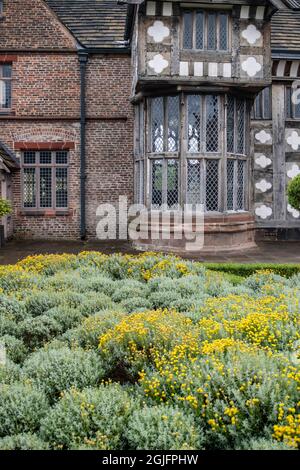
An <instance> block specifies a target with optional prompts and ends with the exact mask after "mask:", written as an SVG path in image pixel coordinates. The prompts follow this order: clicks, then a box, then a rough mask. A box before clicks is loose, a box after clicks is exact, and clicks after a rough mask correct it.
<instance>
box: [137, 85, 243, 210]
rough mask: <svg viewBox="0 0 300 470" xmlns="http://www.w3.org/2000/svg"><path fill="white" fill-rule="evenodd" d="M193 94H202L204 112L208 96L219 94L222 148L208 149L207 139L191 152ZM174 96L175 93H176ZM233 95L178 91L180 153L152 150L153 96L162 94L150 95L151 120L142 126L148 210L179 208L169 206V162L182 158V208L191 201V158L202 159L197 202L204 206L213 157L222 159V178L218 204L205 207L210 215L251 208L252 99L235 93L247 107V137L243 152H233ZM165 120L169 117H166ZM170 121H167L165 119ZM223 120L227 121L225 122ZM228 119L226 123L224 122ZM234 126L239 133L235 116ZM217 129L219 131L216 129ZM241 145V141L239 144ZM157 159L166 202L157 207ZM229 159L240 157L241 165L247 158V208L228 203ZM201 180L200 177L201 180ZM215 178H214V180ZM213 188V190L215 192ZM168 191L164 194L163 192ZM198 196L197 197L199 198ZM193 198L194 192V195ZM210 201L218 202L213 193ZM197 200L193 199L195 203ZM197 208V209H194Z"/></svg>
mask: <svg viewBox="0 0 300 470" xmlns="http://www.w3.org/2000/svg"><path fill="white" fill-rule="evenodd" d="M190 95H196V96H198V95H200V98H199V103H201V105H200V106H199V114H200V115H201V110H202V108H203V107H204V108H205V109H207V107H206V103H207V96H214V97H215V96H217V97H218V113H219V114H218V115H219V123H218V127H217V129H218V136H219V147H218V152H208V151H206V144H205V141H203V140H202V141H201V142H200V147H201V148H199V151H198V152H194V151H193V152H190V151H189V112H188V99H189V98H188V97H189V96H190ZM172 96H173V95H172ZM228 96H229V95H226V94H224V93H221V92H219V93H212V92H202V93H199V92H182V93H180V94H178V97H179V99H180V104H181V106H180V114H179V152H178V153H176V154H173V153H169V152H160V153H153V152H149V150H151V149H152V148H151V146H152V142H151V139H152V128H151V125H152V120H151V112H150V108H151V100H152V99H155V98H158V96H150V97H148V98H147V101H146V103H147V104H146V116H147V122H146V123H145V127H144V128H141V132H144V137H143V138H144V139H145V141H146V147H145V149H146V152H145V153H144V155H145V157H144V158H145V163H144V171H145V177H144V181H145V183H144V184H145V189H144V192H145V195H144V196H145V198H144V199H145V201H144V202H145V204H146V206H147V208H148V210H154V211H168V210H173V211H174V210H176V208H174V207H173V208H168V207H167V204H166V203H167V197H166V193H167V179H166V178H167V165H168V161H169V160H176V161H178V206H179V207H178V208H180V207H182V205H183V204H186V203H189V194H188V188H189V185H190V184H193V183H191V181H190V180H189V173H188V171H189V162H190V161H198V162H199V163H200V167H201V168H200V167H199V170H198V171H199V174H200V178H201V184H200V183H196V184H200V188H199V192H198V193H197V192H196V191H194V194H195V195H196V198H197V197H198V196H199V198H200V200H199V201H198V202H197V204H204V206H205V205H206V203H207V194H209V193H208V192H207V191H206V185H207V180H206V166H207V165H208V162H210V161H217V162H218V170H217V174H218V181H217V182H216V186H217V190H218V207H217V208H216V209H213V210H207V207H205V211H206V213H207V214H208V215H213V214H217V215H220V214H224V213H225V214H226V213H227V212H229V213H233V212H234V213H239V212H247V211H249V206H250V204H249V187H248V185H247V181H248V179H247V176H248V175H249V168H250V159H249V139H248V138H247V133H246V129H247V125H248V126H249V125H250V124H249V120H250V116H249V115H248V114H249V111H250V109H249V103H248V101H247V100H246V99H243V100H241V99H239V98H238V97H235V96H233V95H231V96H233V99H234V100H235V101H234V103H236V102H237V101H243V109H244V119H243V125H244V127H243V137H244V148H243V152H244V153H242V154H239V153H237V152H236V147H235V151H234V153H229V152H227V106H226V104H227V97H228ZM236 107H237V105H236V104H235V108H234V109H235V114H236V113H237V111H236ZM164 121H165V120H164ZM165 122H166V121H165ZM222 123H223V124H222ZM224 123H225V125H224ZM206 126H207V122H206V118H205V116H204V117H203V115H202V118H201V123H200V127H201V136H203V135H205V132H206ZM234 126H235V129H236V130H235V133H236V134H238V130H237V129H238V121H237V119H235V120H234ZM215 132H217V131H215ZM235 141H237V137H235ZM236 145H237V144H236ZM153 160H160V161H161V164H162V205H161V207H159V206H157V205H156V204H154V205H155V207H153V201H152V199H153V194H152V193H153V187H152V186H153V184H152V183H153V176H152V175H153V173H152V166H153ZM228 160H233V161H236V163H234V165H235V166H236V168H237V167H238V165H239V163H238V162H239V161H242V162H244V163H243V165H244V167H243V168H244V176H243V208H239V207H238V204H235V205H234V210H232V209H228V204H227V184H228V176H227V161H228ZM211 171H212V178H213V173H214V170H213V167H212V168H211ZM199 181H200V180H199ZM211 181H213V180H211ZM237 182H238V180H237V171H236V176H235V181H234V190H235V191H237V192H238V185H237ZM213 191H214V190H212V193H211V194H213ZM163 193H164V194H163ZM196 198H195V196H194V200H196ZM192 199H193V196H192ZM235 200H238V195H236V196H235ZM210 203H211V204H214V201H213V197H212V198H211V199H210ZM194 204H196V202H195V203H193V205H194ZM193 210H194V209H193Z"/></svg>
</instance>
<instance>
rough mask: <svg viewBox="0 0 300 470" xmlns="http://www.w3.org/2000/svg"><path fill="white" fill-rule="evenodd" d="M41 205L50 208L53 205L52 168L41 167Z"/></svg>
mask: <svg viewBox="0 0 300 470" xmlns="http://www.w3.org/2000/svg"><path fill="white" fill-rule="evenodd" d="M40 206H41V207H43V208H49V207H51V206H52V169H51V168H41V169H40Z"/></svg>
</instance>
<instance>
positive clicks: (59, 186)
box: [22, 150, 68, 210]
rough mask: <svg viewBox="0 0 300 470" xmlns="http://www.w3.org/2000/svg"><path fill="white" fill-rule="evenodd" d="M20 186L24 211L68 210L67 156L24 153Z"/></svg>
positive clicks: (63, 152) (64, 154) (42, 152)
mask: <svg viewBox="0 0 300 470" xmlns="http://www.w3.org/2000/svg"><path fill="white" fill-rule="evenodd" d="M22 182H23V183H22V184H23V207H24V209H36V210H46V209H63V210H65V209H67V208H68V152H67V151H57V152H55V151H50V150H49V151H40V152H38V151H32V150H29V151H25V152H24V153H23V155H22Z"/></svg>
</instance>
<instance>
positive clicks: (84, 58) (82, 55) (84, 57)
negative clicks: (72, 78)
mask: <svg viewBox="0 0 300 470" xmlns="http://www.w3.org/2000/svg"><path fill="white" fill-rule="evenodd" d="M78 59H79V64H80V238H81V240H85V238H86V191H85V190H86V67H87V63H88V54H87V52H86V51H83V50H80V51H79V52H78Z"/></svg>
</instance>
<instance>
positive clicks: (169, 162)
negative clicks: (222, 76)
mask: <svg viewBox="0 0 300 470" xmlns="http://www.w3.org/2000/svg"><path fill="white" fill-rule="evenodd" d="M139 109H140V110H141V112H138V115H139V118H138V120H139V124H138V125H137V126H136V128H137V129H138V135H139V138H138V139H137V140H138V143H137V148H138V149H139V150H138V151H137V155H136V173H135V174H136V186H135V187H136V201H138V202H139V203H145V204H146V205H147V207H148V208H149V209H150V210H178V209H179V208H180V207H182V206H183V205H184V204H189V205H191V206H192V208H193V209H195V208H196V205H200V204H201V205H202V206H203V207H204V210H205V212H206V213H226V212H239V211H246V210H248V206H247V180H248V178H247V175H248V158H247V153H248V152H247V141H246V137H245V136H246V128H247V125H248V122H249V116H248V113H247V109H248V107H247V102H246V100H243V99H239V98H237V97H234V96H231V95H223V94H209V93H206V94H204V93H203V94H199V93H198V94H195V93H193V94H181V95H174V96H159V97H153V98H148V99H147V100H146V101H145V102H144V103H143V104H142V105H140V107H139Z"/></svg>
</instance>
